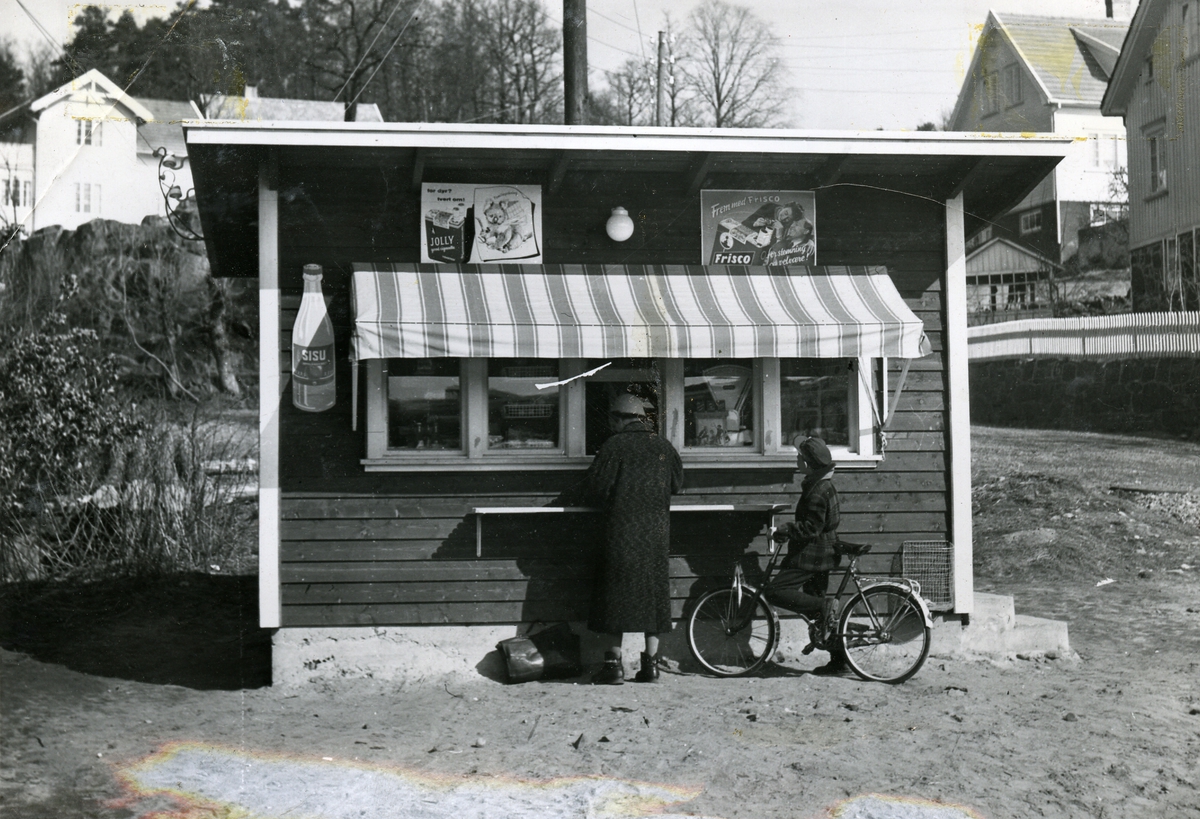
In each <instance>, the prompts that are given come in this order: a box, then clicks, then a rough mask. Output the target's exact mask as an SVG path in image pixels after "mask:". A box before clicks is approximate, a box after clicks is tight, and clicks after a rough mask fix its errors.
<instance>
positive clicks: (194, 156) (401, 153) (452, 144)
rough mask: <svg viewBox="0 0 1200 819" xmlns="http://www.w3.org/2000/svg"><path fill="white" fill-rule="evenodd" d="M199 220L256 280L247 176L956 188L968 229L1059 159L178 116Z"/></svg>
mask: <svg viewBox="0 0 1200 819" xmlns="http://www.w3.org/2000/svg"><path fill="white" fill-rule="evenodd" d="M184 131H185V134H186V139H187V143H188V154H189V157H190V159H191V161H192V168H193V178H194V180H195V186H196V195H197V202H198V205H199V210H200V218H201V223H202V226H203V229H204V234H205V236H206V237H207V238H206V241H207V244H208V250H209V258H210V259H211V260H212V263H213V269H214V273H216V275H218V276H256V275H257V274H258V265H257V247H258V245H257V231H256V229H255V225H256V223H257V202H258V171H259V168H260V166H262V165H263V163H271V164H272V165H273V167H274V168H276V169H278V170H279V172H280V174H281V177H282V178H284V179H287V180H293V181H298V180H302V178H303V176H304V174H305V171H306V169H316V168H320V169H321V170H322V172H324V173H329V172H330V171H334V172H336V173H337V174H339V176H340V177H341V178H344V179H345V184H346V185H354V184H355V183H356V177H357V178H361V179H366V178H367V176H368V175H378V173H379V172H380V168H381V166H387V167H390V168H393V169H399V176H400V178H401V179H405V180H409V181H411V182H412V183H413V184H414V185H415V184H419V183H420V182H421V181H422V180H428V181H446V182H450V181H456V180H459V179H462V180H467V179H474V178H491V177H496V176H498V175H500V176H503V175H507V176H511V177H513V178H514V179H515V178H519V179H520V180H521V181H525V182H536V183H540V184H543V185H545V186H546V187H547V188H548V189H549V190H550V191H551V192H553V191H554V190H555V189H556V188H557V186H558V185H560V184H562V182H563V180H564V179H566V178H568V177H571V176H576V177H578V175H580V174H584V175H586V174H597V175H603V176H617V175H622V174H625V175H630V176H636V175H640V174H645V173H648V172H651V171H652V172H653V173H655V174H658V175H667V176H669V177H670V178H672V179H673V180H675V184H677V186H678V189H679V190H680V191H682V192H687V193H690V194H696V192H698V191H699V190H700V189H701V188H702V187H703V188H747V187H762V188H770V189H784V188H792V189H805V190H807V189H813V190H821V189H822V188H828V187H831V186H834V185H841V186H845V185H852V186H864V187H870V188H877V189H883V190H886V191H896V192H900V193H904V194H909V195H913V196H918V197H923V198H928V199H933V200H935V201H938V202H944V201H946V200H948V199H950V198H953V197H954V196H956V195H958V194H959V193H961V194H962V195H963V201H964V209H965V212H966V214H967V227H968V231H970V230H972V229H973V228H974V226H975V225H976V224H979V223H981V222H982V221H984V220H991V219H994V218H995V217H997V216H999V215H1000V214H1002V213H1003V212H1005V211H1006V210H1008V209H1009V208H1010V207H1012V206H1014V205H1016V204H1017V203H1018V202H1019V201H1020V200H1021V199H1022V198H1024V196H1025V195H1026V194H1027V193H1029V191H1031V190H1032V189H1033V188H1034V187H1035V186H1036V185H1037V184H1038V183H1039V182H1041V180H1042V179H1044V178H1045V176H1046V174H1048V173H1049V172H1050V170H1051V169H1053V167H1054V166H1055V165H1057V164H1058V162H1059V161H1060V160H1061V159H1062V158H1063V157H1064V156H1065V155H1066V152H1067V150H1068V147H1069V146H1070V144H1071V142H1072V140H1071V139H1070V138H1068V137H1060V136H1054V135H1050V134H1012V133H1007V134H1006V133H997V134H964V133H944V132H928V131H913V132H907V131H906V132H885V131H866V132H849V131H794V130H765V129H762V130H733V129H709V128H623V127H599V126H552V125H525V126H517V125H478V124H474V125H472V124H445V123H310V122H219V121H204V122H190V123H184Z"/></svg>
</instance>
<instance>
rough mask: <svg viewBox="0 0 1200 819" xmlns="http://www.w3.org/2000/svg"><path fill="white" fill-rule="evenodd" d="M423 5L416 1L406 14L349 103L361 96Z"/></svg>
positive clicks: (354, 101) (422, 1)
mask: <svg viewBox="0 0 1200 819" xmlns="http://www.w3.org/2000/svg"><path fill="white" fill-rule="evenodd" d="M423 5H425V0H421V2H419V3H417V7H416V8H414V9H413V13H412V14H410V15H409V16H408V22H407V23H405V24H404V27H403V28H401V29H400V33H399V34H397V35H396V39H395V40H392V44H391V45H390V46H388V50H387V51H385V52H384V54H383V56H382V57H380V58H379V62H378V63H377V64H376V66H375V70H374V71H372V72H371V76H369V77H367V81H366V82H364V83H363V86H362V88H360V89H358V93H357V94H355V95H354V99H352V100H350V102H349V104H350V105H354V103H356V102H358V98H359V97H361V96H362V93H363V91H366V90H367V86H368V85H370V84H371V80H373V79H375V75H376V74H378V73H379V69H381V68H383V64H384V63H385V62H387V58H388V57H389V56H390V55H391V53H392V49H394V48H395V47H396V45H397V44H398V43H399V42H400V38H401V37H403V36H404V32H406V31H408V26H409V24H410V23H412V21H413V20H415V19H416V17H417V12H419V11H420V10H421V6H423Z"/></svg>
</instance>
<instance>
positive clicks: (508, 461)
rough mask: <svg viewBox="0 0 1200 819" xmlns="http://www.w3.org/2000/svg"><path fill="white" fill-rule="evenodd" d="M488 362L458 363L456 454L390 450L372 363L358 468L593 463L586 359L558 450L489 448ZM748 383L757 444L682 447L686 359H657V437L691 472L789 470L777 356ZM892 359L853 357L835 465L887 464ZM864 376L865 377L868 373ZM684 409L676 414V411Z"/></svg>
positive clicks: (382, 375) (380, 374) (574, 383)
mask: <svg viewBox="0 0 1200 819" xmlns="http://www.w3.org/2000/svg"><path fill="white" fill-rule="evenodd" d="M489 360H490V359H487V358H464V359H459V361H460V369H459V372H460V376H459V378H460V395H461V396H462V405H461V407H460V412H461V413H462V415H461V419H462V420H461V423H462V429H463V433H464V434H463V447H462V448H461V449H459V450H456V451H446V450H438V451H429V450H410V449H403V450H402V449H393V448H389V447H388V407H387V360H386V359H370V360H367V361H365V362H363V363H362V366H364V367H365V368H366V401H365V404H366V407H365V411H366V412H365V414H366V430H365V436H364V437H365V453H364V455H365V457H364V458H362V460H361V464H362V465H363V467H364V469H365V471H367V472H395V471H414V472H454V471H489V470H490V471H517V470H530V471H546V470H562V469H571V470H576V469H579V468H581V467H586V466H587V465H588V464H590V463H591V461H592V457H593V456H591V455H588V454H587V453H586V447H587V441H586V412H587V406H586V394H585V387H586V384H585V381H584V379H581V378H575V379H574V380H568V379H571V378H572V377H573V376H577V375H580V374H582V373H583V372H585V371H586V369H585V368H586V366H587V364H588V360H587V359H568V358H561V359H558V364H559V379H560V380H564V381H567V383H566V384H562V385H560V387H559V390H560V393H559V436H560V437H559V443H560V446H559V447H557V448H555V449H553V450H547V449H530V450H527V451H522V450H519V449H503V450H489V449H488V447H487V425H488V374H487V371H488V362H489ZM751 361H752V362H753V375H752V376H751V378H752V379H753V381H752V389H753V394H752V395H753V398H752V400H753V401H754V426H755V435H754V444H753V445H752V446H749V447H728V448H724V447H685V446H684V441H683V421H682V408H683V406H684V377H683V373H684V366H683V365H684V359H679V358H660V359H657V364H658V369H659V372H660V373H661V375H662V384H663V391H662V402H663V406H662V407H661V408H660V409H661V410H662V411H661V413H660V419H661V421H660V430H659V432H660V434H662V435H663V436H664V437H666V439H667V440H668V441H670V442H671V444H672V445H673V446H674V447H675V448H676V450H677V451H678V452H679V453H680V456H681V458H682V459H683V463H684V466H685V468H689V469H704V468H714V469H730V468H732V469H763V468H788V467H789V466H791V465H794V464H795V460H796V448H795V447H794V446H792V444H791V442H790V441H782V440H780V438H781V434H782V432H781V427H782V408H781V406H780V398H781V383H780V359H778V358H754V359H751ZM887 362H888V359H880V358H875V359H872V358H863V357H860V358H858V359H856V364H855V367H854V371H855V375H856V378H854V379H853V380H852V381H851V386H850V387H848V390H849V395H848V399H849V401H848V403H849V407H848V409H849V412H848V413H847V414H848V419H847V420H848V422H849V423H851V424H852V426H851V428H850V429H849V430H848V432H849V436H850V440H851V442H852V445H850V446H836V445H835V446H831V447H830V451H831V452H832V453H833V456H834V460H835V462H836V463H837V464H838V465H839V466H840V467H843V468H871V467H874V466H875V465H876V464H878V463H879V462H880V461H882V460H883V454H882V451H881V449H880V448H879V447H878V446H877V440H878V435H877V431H878V429H879V428H880V427H881V426H882V420H881V419H880V418H879V417H878V416H879V414H880V413H882V411H883V408H884V407H885V406H886V398H887V384H886V381H887V374H886V373H887ZM864 374H865V375H864ZM676 409H678V410H679V411H678V412H676V411H675V410H676Z"/></svg>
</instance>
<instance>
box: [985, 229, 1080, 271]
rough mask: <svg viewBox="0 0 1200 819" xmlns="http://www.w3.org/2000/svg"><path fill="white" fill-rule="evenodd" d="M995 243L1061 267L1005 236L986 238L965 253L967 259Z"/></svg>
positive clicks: (1048, 258) (1047, 257)
mask: <svg viewBox="0 0 1200 819" xmlns="http://www.w3.org/2000/svg"><path fill="white" fill-rule="evenodd" d="M996 244H1004V245H1008V246H1009V247H1011V248H1012V249H1013V250H1015V251H1017V252H1018V253H1023V254H1025V255H1026V256H1029V257H1030V258H1032V259H1037V260H1038V261H1040V262H1045V263H1046V264H1048V265H1051V266H1052V267H1057V268H1061V267H1062V264H1060V263H1059V262H1056V261H1054V260H1053V259H1051V258H1050V257H1049V256H1044V255H1042V254H1041V253H1038V252H1037V251H1036V250H1034V249H1033V248H1031V247H1026V246H1025V245H1023V244H1020V243H1019V242H1014V241H1013V240H1012V239H1009V238H1008V237H1006V236H993V237H992V238H991V239H988V240H987V241H986V242H984V243H983V244H981V245H980V246H979V247H977V248H975V249H974V250H972V251H971V252H970V253H968V254H967V261H971V259H972V258H974V257H976V256H978V255H979V254H980V253H982V252H983V251H985V250H987V249H988V248H989V247H991V246H992V245H996Z"/></svg>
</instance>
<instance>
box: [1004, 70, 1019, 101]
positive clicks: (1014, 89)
mask: <svg viewBox="0 0 1200 819" xmlns="http://www.w3.org/2000/svg"><path fill="white" fill-rule="evenodd" d="M1003 92H1004V104H1005V105H1007V106H1009V107H1012V106H1014V105H1020V104H1021V102H1022V98H1021V67H1020V66H1019V65H1017V64H1016V63H1012V64H1011V65H1008V66H1005V68H1004V83H1003Z"/></svg>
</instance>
